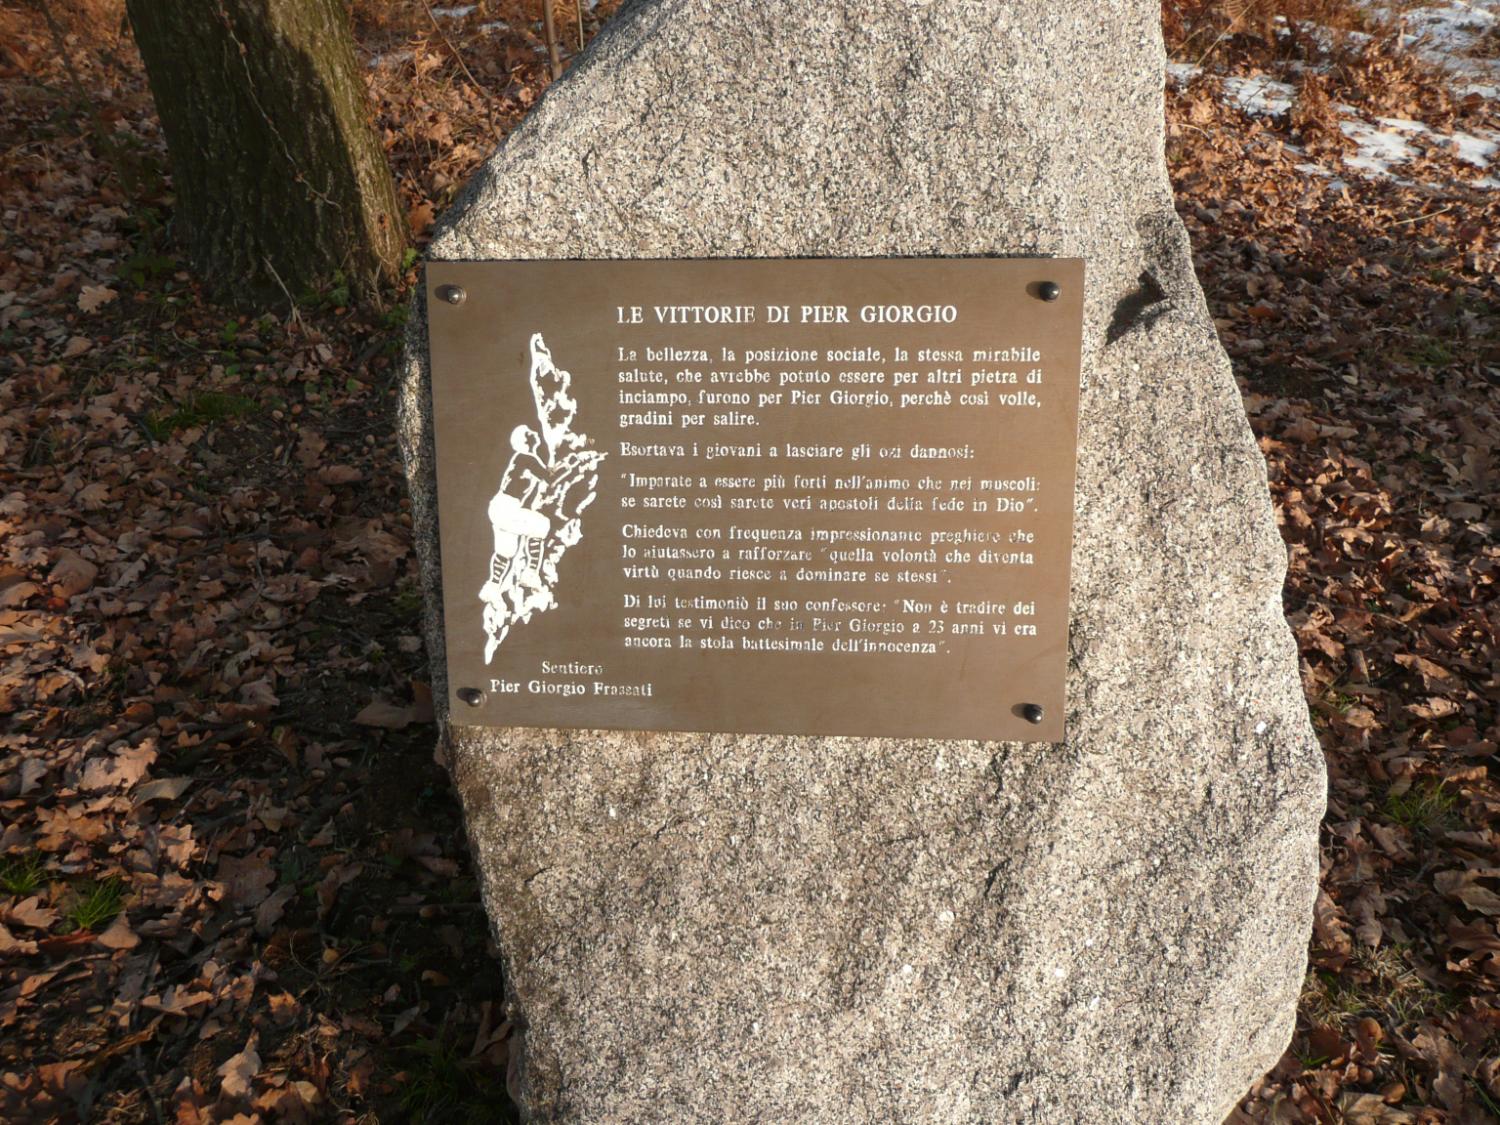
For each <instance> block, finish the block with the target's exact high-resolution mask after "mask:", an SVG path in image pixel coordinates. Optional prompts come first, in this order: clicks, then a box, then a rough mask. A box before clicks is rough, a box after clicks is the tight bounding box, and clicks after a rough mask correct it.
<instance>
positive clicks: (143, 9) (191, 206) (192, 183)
mask: <svg viewBox="0 0 1500 1125" xmlns="http://www.w3.org/2000/svg"><path fill="white" fill-rule="evenodd" d="M126 8H127V11H128V13H129V16H130V24H131V27H132V29H133V30H134V32H135V39H136V43H137V44H138V45H139V47H140V51H141V57H142V58H143V59H144V60H145V63H146V73H147V76H148V78H149V79H150V83H151V92H152V95H153V96H154V98H155V100H156V108H157V112H158V114H159V115H160V117H161V122H162V127H163V129H164V130H165V132H166V137H167V149H168V153H169V155H170V158H171V165H172V177H173V184H174V188H175V191H176V196H177V203H176V211H175V216H174V223H175V227H176V230H177V232H178V234H179V237H180V238H181V240H182V242H183V243H184V245H185V246H186V248H187V252H188V256H189V259H190V261H191V262H192V265H193V267H194V268H195V269H196V271H197V272H198V273H199V275H200V276H201V277H202V278H203V279H204V280H205V281H206V282H208V284H209V286H210V288H211V289H213V290H214V291H215V292H216V293H218V294H219V295H221V296H224V297H228V298H232V299H239V300H256V299H265V298H267V297H275V296H280V295H285V296H286V297H289V298H292V299H295V298H297V297H298V296H299V295H300V294H301V293H302V292H303V291H305V290H307V289H309V288H315V287H320V286H326V285H328V284H331V283H332V282H333V281H334V280H335V278H338V277H342V278H343V280H344V281H345V282H346V283H347V284H349V285H350V287H351V288H352V289H353V290H354V291H355V292H356V293H358V294H360V295H361V296H364V297H370V296H373V295H374V294H375V293H377V292H378V290H379V287H380V285H381V283H382V281H384V280H385V279H387V278H389V277H390V276H392V275H394V274H395V272H396V271H397V269H398V268H399V264H400V259H401V255H402V253H403V251H404V250H405V247H406V242H407V230H406V222H405V219H404V217H403V215H402V212H401V209H400V206H399V204H398V201H397V198H396V191H395V186H394V184H393V183H392V181H391V173H390V168H389V166H388V165H387V164H386V161H385V155H384V153H383V152H382V151H381V148H380V144H379V142H378V140H377V138H376V136H375V132H374V130H373V129H372V127H371V125H370V121H369V106H368V100H367V98H366V95H365V88H364V84H363V81H362V79H361V77H360V71H359V66H358V63H357V61H356V59H355V55H354V42H353V38H352V36H351V34H350V31H349V24H348V18H347V16H346V15H345V13H344V9H343V6H342V4H341V3H340V0H127V5H126Z"/></svg>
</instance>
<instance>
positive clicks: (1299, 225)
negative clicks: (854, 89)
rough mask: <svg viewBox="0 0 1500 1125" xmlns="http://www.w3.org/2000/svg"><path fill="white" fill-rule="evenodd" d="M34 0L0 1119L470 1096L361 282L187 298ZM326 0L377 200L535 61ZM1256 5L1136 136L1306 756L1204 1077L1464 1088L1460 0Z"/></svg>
mask: <svg viewBox="0 0 1500 1125" xmlns="http://www.w3.org/2000/svg"><path fill="white" fill-rule="evenodd" d="M75 4H76V5H78V6H77V7H70V6H68V5H51V6H50V7H51V8H52V9H53V10H54V11H56V12H57V13H58V15H57V17H56V19H55V22H54V23H53V25H52V26H49V25H48V23H47V22H46V21H44V20H42V19H41V18H40V17H39V16H38V14H37V10H36V9H34V8H31V7H21V6H16V5H12V4H8V3H0V152H3V153H4V159H3V161H0V715H5V716H6V719H5V725H4V728H3V734H0V739H3V741H0V1119H4V1120H7V1121H31V1120H37V1121H62V1122H68V1121H91V1122H166V1121H171V1122H175V1123H178V1125H190V1123H193V1122H219V1121H235V1122H253V1121H258V1120H273V1121H290V1122H298V1121H335V1120H339V1121H342V1120H348V1121H369V1122H373V1121H408V1120H410V1121H433V1122H452V1121H466V1120H468V1121H503V1120H510V1119H512V1110H511V1107H510V1103H509V1100H508V1098H507V1095H506V1092H505V1074H506V1063H507V1058H508V1035H509V1030H510V1029H509V1027H508V1025H507V1024H506V1022H505V1021H504V1019H503V1016H502V1013H501V1012H500V1006H499V1002H498V1001H499V997H500V994H501V980H500V972H499V968H498V964H497V962H496V961H495V959H494V958H493V956H492V951H491V950H490V948H489V945H488V936H487V928H486V924H485V920H484V914H483V911H482V909H481V907H480V903H479V900H478V892H477V889H476V886H475V881H474V877H473V874H472V870H471V866H470V862H469V858H468V854H467V850H466V845H465V841H464V835H463V828H462V823H461V818H460V814H459V809H458V805H457V802H456V798H455V796H454V794H453V792H452V789H451V788H450V786H449V783H448V780H447V777H446V774H445V773H444V771H443V769H442V767H441V765H440V763H437V762H435V761H434V759H433V743H434V739H433V733H432V728H431V725H430V722H429V719H430V715H431V706H430V697H429V693H428V689H427V686H426V671H425V658H424V655H423V651H422V643H421V641H420V639H419V637H418V633H419V630H418V615H419V598H418V592H417V591H418V584H417V581H416V576H415V570H414V568H415V562H414V559H413V558H412V553H411V545H410V528H409V517H408V515H407V501H406V499H405V494H404V487H403V484H402V479H401V474H400V466H399V463H398V458H397V455H396V451H395V447H394V442H393V440H392V413H393V404H394V397H395V388H394V386H393V378H394V370H395V362H394V361H395V358H396V355H397V352H398V349H399V347H400V337H401V334H400V328H401V325H402V323H403V321H404V317H405V308H406V306H405V302H404V299H403V297H402V295H401V294H399V293H398V294H393V295H392V298H391V302H390V304H389V306H388V308H387V309H386V310H385V311H383V312H380V311H377V312H368V311H364V312H362V311H358V310H355V309H353V308H351V307H349V305H348V303H347V302H348V295H347V293H344V292H342V291H340V289H339V288H337V287H335V288H334V289H333V290H331V291H329V292H325V293H318V294H308V295H306V296H305V298H304V299H302V300H300V301H299V303H298V305H297V307H296V308H295V310H294V311H292V312H291V313H290V314H288V313H287V312H286V311H285V310H266V311H265V312H264V313H263V314H261V315H245V314H242V313H231V312H229V311H227V310H225V309H223V308H220V307H217V306H215V305H214V304H212V303H211V302H208V301H206V300H205V299H204V298H203V296H202V294H201V293H200V291H199V289H198V286H197V283H196V281H195V279H194V278H192V277H191V276H190V275H189V274H188V273H187V272H186V271H185V269H184V267H183V265H182V263H181V262H180V261H179V259H178V257H177V254H176V251H175V249H174V247H173V246H172V244H171V242H170V240H169V237H168V222H169V220H170V216H171V203H172V199H171V192H170V186H169V183H168V181H167V178H166V164H165V152H164V148H163V144H162V140H161V136H160V131H159V128H158V125H157V122H156V118H155V115H154V112H153V109H152V106H151V102H150V98H149V95H148V93H147V91H146V88H145V84H144V81H143V78H142V75H141V71H140V65H139V61H138V59H137V57H136V55H135V52H134V49H133V47H132V45H131V44H130V42H129V39H128V36H127V35H125V34H123V33H122V30H121V25H120V12H119V8H118V5H117V4H114V3H113V2H112V0H91V2H88V3H85V2H84V0H75ZM559 7H560V8H562V9H563V19H562V23H563V25H564V27H565V29H567V33H568V35H569V36H572V35H573V34H574V33H575V32H574V23H573V19H572V10H571V9H570V8H567V7H565V6H564V4H562V3H560V4H559ZM611 7H612V5H611V4H602V5H600V6H599V9H598V10H596V11H590V12H588V13H586V18H585V21H584V22H585V29H584V30H585V34H586V35H587V34H591V33H592V32H593V31H594V30H595V29H596V28H597V25H598V21H599V20H600V19H601V18H603V17H604V16H605V15H606V14H607V12H608V10H609V9H610V8H611ZM1283 7H1284V6H1283ZM354 11H355V16H356V34H357V37H358V39H359V44H360V50H361V53H362V61H363V62H364V63H365V65H366V73H367V76H368V80H369V84H370V90H371V95H372V99H373V102H374V105H375V107H376V110H377V113H378V116H379V123H380V127H381V129H382V130H383V135H384V138H385V142H386V145H387V149H388V151H389V155H390V158H391V162H392V165H393V167H394V169H395V171H396V173H397V176H398V180H399V186H400V190H401V192H402V194H403V197H404V199H405V201H406V204H407V207H408V213H409V216H410V219H411V223H412V226H413V229H414V231H415V232H416V234H417V240H418V245H419V246H420V243H421V241H422V240H423V238H424V237H425V235H426V233H427V232H428V230H429V229H430V227H431V224H432V221H433V218H434V216H435V215H436V214H437V213H439V212H440V211H441V210H442V209H443V207H444V206H445V205H446V204H447V202H448V201H449V200H450V199H451V198H452V196H453V194H454V193H455V191H456V190H457V188H458V187H459V185H460V184H461V183H462V182H463V180H464V179H465V178H466V177H467V176H468V175H469V174H470V173H471V172H472V171H473V169H474V168H475V166H476V165H477V164H478V163H479V162H480V161H481V160H482V159H483V157H484V156H485V155H487V153H488V152H489V151H490V150H491V149H492V148H493V146H494V144H495V142H496V140H497V139H498V138H499V137H500V136H502V135H503V134H504V133H505V132H506V131H507V130H509V129H510V128H512V127H513V126H514V125H515V124H516V122H517V121H519V120H520V118H521V117H522V116H523V115H524V114H525V112H526V110H527V108H528V107H529V106H530V105H531V104H532V103H533V102H534V101H535V99H536V97H537V96H538V95H539V94H540V92H541V91H542V89H543V88H544V87H545V85H546V68H545V65H544V60H545V49H544V47H543V44H542V42H541V40H540V34H541V32H540V26H539V24H538V23H537V20H536V17H537V14H538V13H537V12H536V11H535V5H532V4H526V3H522V2H521V0H484V2H483V3H480V4H478V5H477V6H473V7H471V6H468V5H464V6H461V7H433V8H428V7H427V6H426V5H425V4H416V5H412V4H405V3H397V2H396V0H357V2H356V3H355V5H354ZM1291 14H1293V15H1294V16H1295V17H1297V18H1293V19H1291V20H1284V21H1281V22H1279V23H1278V22H1257V23H1254V24H1253V25H1249V26H1246V27H1244V28H1228V27H1226V26H1225V24H1224V23H1223V21H1222V20H1221V19H1218V18H1217V17H1215V16H1214V15H1213V12H1212V10H1211V6H1199V5H1195V4H1176V3H1173V2H1172V0H1168V4H1167V7H1166V15H1167V25H1168V32H1169V39H1170V41H1171V43H1172V46H1173V55H1174V59H1175V60H1176V61H1175V64H1174V67H1173V71H1172V82H1171V83H1170V85H1169V89H1168V95H1167V112H1168V122H1169V126H1168V134H1169V135H1168V160H1169V166H1170V169H1171V172H1172V176H1173V180H1174V183H1175V186H1176V188H1177V191H1178V199H1179V210H1180V212H1181V214H1182V217H1183V219H1184V221H1185V222H1186V224H1187V226H1188V229H1189V231H1190V232H1191V234H1192V237H1193V242H1194V246H1195V251H1196V254H1197V266H1198V272H1199V276H1200V277H1201V278H1202V280H1203V283H1204V286H1205V289H1206V291H1207V294H1208V299H1209V303H1210V306H1211V308H1212V311H1213V314H1214V316H1215V318H1216V320H1217V321H1218V325H1219V328H1220V331H1221V334H1222V336H1223V339H1224V343H1225V346H1226V347H1227V349H1228V350H1229V352H1230V355H1231V357H1232V358H1233V360H1234V365H1235V370H1236V373H1237V376H1238V378H1239V380H1240V384H1241V387H1242V389H1243V392H1244V398H1245V405H1246V409H1247V412H1248V414H1249V417H1250V419H1251V423H1252V425H1253V427H1254V430H1255V432H1256V435H1257V436H1258V438H1259V440H1260V444H1261V448H1262V450H1263V451H1264V453H1265V456H1266V459H1267V463H1268V466H1269V469H1270V476H1271V483H1272V489H1273V492H1274V494H1275V500H1276V505H1277V511H1278V515H1279V518H1280V521H1281V526H1282V531H1283V535H1284V537H1285V539H1286V541H1287V544H1288V547H1289V551H1290V559H1291V569H1290V575H1289V580H1288V586H1287V592H1286V605H1287V611H1288V614H1289V616H1290V618H1291V620H1292V623H1293V626H1294V629H1295V631H1296V635H1297V638H1298V640H1299V643H1300V646H1301V652H1302V671H1303V680H1304V683H1305V685H1306V689H1307V696H1308V702H1309V705H1310V707H1311V709H1312V712H1313V715H1314V719H1315V722H1316V724H1317V726H1318V729H1319V732H1320V734H1321V736H1322V739H1323V745H1324V747H1325V750H1326V753H1327V758H1328V765H1329V772H1330V779H1331V786H1330V806H1329V814H1328V818H1327V821H1326V824H1325V831H1324V851H1323V889H1322V893H1321V895H1320V897H1319V900H1318V906H1317V912H1316V931H1315V935H1314V940H1313V945H1312V949H1311V966H1310V969H1309V973H1308V977H1307V985H1306V990H1305V993H1304V997H1303V1003H1302V1007H1301V1012H1300V1016H1299V1022H1298V1028H1297V1033H1296V1037H1295V1039H1294V1041H1293V1043H1292V1046H1291V1049H1290V1050H1289V1051H1288V1052H1287V1054H1286V1056H1285V1058H1284V1059H1283V1060H1282V1062H1281V1064H1280V1065H1279V1066H1278V1067H1277V1068H1276V1069H1275V1070H1274V1071H1273V1072H1272V1074H1271V1075H1269V1076H1268V1077H1267V1078H1266V1079H1265V1080H1264V1081H1262V1082H1261V1083H1260V1084H1259V1085H1258V1086H1257V1087H1256V1088H1255V1090H1253V1091H1251V1093H1250V1094H1249V1095H1248V1096H1247V1098H1246V1099H1245V1101H1244V1103H1243V1105H1242V1106H1241V1108H1240V1109H1239V1110H1238V1111H1237V1112H1236V1117H1235V1120H1238V1121H1257V1122H1258V1121H1266V1122H1272V1121H1274V1122H1334V1121H1347V1122H1353V1123H1367V1122H1368V1123H1376V1122H1391V1123H1401V1122H1413V1123H1415V1122H1424V1123H1427V1122H1432V1123H1435V1122H1447V1123H1453V1125H1458V1123H1467V1122H1479V1121H1491V1120H1500V930H1497V921H1500V836H1497V834H1496V831H1497V828H1500V788H1497V785H1496V774H1495V770H1496V761H1497V760H1496V751H1497V746H1496V741H1495V740H1496V736H1497V735H1496V722H1497V715H1496V709H1497V699H1500V683H1497V659H1496V652H1497V648H1496V641H1497V636H1496V633H1497V627H1500V620H1497V598H1496V594H1495V588H1496V577H1497V568H1500V548H1497V546H1496V536H1495V523H1494V521H1495V519H1496V500H1497V464H1496V444H1497V440H1500V287H1497V270H1500V248H1497V244H1496V239H1497V232H1500V158H1497V155H1496V151H1497V142H1500V113H1497V109H1496V104H1497V99H1496V98H1495V93H1496V89H1495V86H1496V84H1500V61H1497V58H1496V56H1500V19H1497V14H1496V7H1495V6H1494V5H1488V6H1487V5H1485V4H1475V5H1467V4H1463V3H1458V2H1455V3H1450V4H1445V5H1442V6H1438V7H1429V8H1410V7H1409V8H1407V9H1405V10H1404V11H1402V12H1400V13H1392V12H1385V13H1373V12H1372V11H1371V10H1364V9H1357V8H1352V7H1347V6H1341V5H1340V4H1339V3H1335V2H1334V0H1317V3H1316V5H1314V4H1313V2H1312V0H1307V3H1305V4H1304V5H1303V6H1302V8H1299V9H1298V10H1297V11H1295V12H1292V13H1291ZM414 277H415V274H414V273H413V274H410V275H408V278H407V283H408V284H410V283H411V281H412V280H413V279H414Z"/></svg>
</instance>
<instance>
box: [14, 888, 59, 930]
mask: <svg viewBox="0 0 1500 1125" xmlns="http://www.w3.org/2000/svg"><path fill="white" fill-rule="evenodd" d="M0 919H3V920H4V921H6V922H8V923H9V924H11V925H13V926H29V927H30V928H32V929H34V930H50V929H51V928H52V927H53V926H54V925H55V924H56V923H57V919H58V913H57V911H56V910H53V909H52V908H51V907H50V906H43V905H42V900H41V898H40V897H39V896H37V895H32V896H31V897H30V898H23V899H20V900H19V901H17V900H12V901H10V902H8V903H6V904H5V905H4V906H0Z"/></svg>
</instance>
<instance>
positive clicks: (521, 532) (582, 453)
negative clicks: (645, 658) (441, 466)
mask: <svg viewBox="0 0 1500 1125" xmlns="http://www.w3.org/2000/svg"><path fill="white" fill-rule="evenodd" d="M571 383H572V376H570V375H569V374H568V373H567V372H566V371H560V370H558V368H557V367H556V366H555V365H554V364H553V362H552V353H551V352H549V351H548V350H547V345H546V343H545V342H544V341H543V340H542V334H541V333H540V332H538V333H536V334H534V335H533V336H532V337H531V394H532V397H533V398H534V399H535V400H536V413H537V428H535V429H534V428H532V427H531V426H525V425H522V426H517V427H516V428H515V429H514V430H512V431H511V434H510V448H511V455H510V462H509V464H507V465H506V466H505V472H504V473H503V474H502V475H501V477H500V488H499V489H498V490H497V491H496V492H495V495H494V497H492V498H491V500H490V505H489V517H490V526H491V528H492V529H493V530H494V534H495V545H494V552H493V553H492V554H491V555H490V575H489V580H488V581H486V582H485V584H484V586H483V587H482V588H481V589H480V591H479V599H480V601H482V602H484V631H485V635H486V636H487V637H488V638H489V639H488V641H487V642H486V643H485V646H484V662H485V663H486V664H488V663H489V662H490V659H491V657H493V656H494V655H495V650H496V649H497V648H499V647H500V644H501V642H502V641H504V640H505V637H506V634H508V633H509V632H510V630H511V627H512V626H513V625H515V624H516V623H517V622H523V623H524V622H527V621H530V620H531V615H532V614H533V613H540V612H542V611H543V610H548V609H551V608H552V607H553V606H555V605H557V599H556V598H555V597H554V596H553V593H552V591H553V587H554V586H556V584H557V563H558V560H559V559H561V558H562V556H563V554H564V553H565V552H566V551H567V549H568V548H569V547H571V546H572V545H573V544H575V543H577V542H578V540H579V539H580V538H581V537H582V534H583V528H582V524H581V523H580V522H579V516H580V515H582V514H583V510H584V509H585V508H587V507H588V506H589V505H590V504H591V503H593V501H594V490H595V489H596V488H597V487H598V485H599V463H600V462H601V461H603V460H604V458H605V456H606V454H603V453H599V452H596V451H595V450H591V449H585V448H584V446H585V445H587V444H588V437H587V435H585V434H581V433H576V432H574V430H573V416H574V415H575V414H576V413H577V412H578V402H577V401H576V400H575V399H574V398H573V397H572V395H571V394H569V388H570V385H571Z"/></svg>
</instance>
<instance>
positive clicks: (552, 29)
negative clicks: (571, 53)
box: [422, 0, 562, 82]
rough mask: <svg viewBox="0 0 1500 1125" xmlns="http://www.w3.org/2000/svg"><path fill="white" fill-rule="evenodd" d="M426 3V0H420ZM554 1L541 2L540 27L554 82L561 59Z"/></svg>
mask: <svg viewBox="0 0 1500 1125" xmlns="http://www.w3.org/2000/svg"><path fill="white" fill-rule="evenodd" d="M422 3H424V4H425V3H427V0H422ZM555 4H556V0H542V27H543V29H544V30H545V31H546V33H547V59H548V61H549V62H551V64H552V81H554V82H556V81H557V80H558V79H559V78H561V77H562V58H561V56H559V55H558V53H557V12H556V11H555V10H554V5H555Z"/></svg>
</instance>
